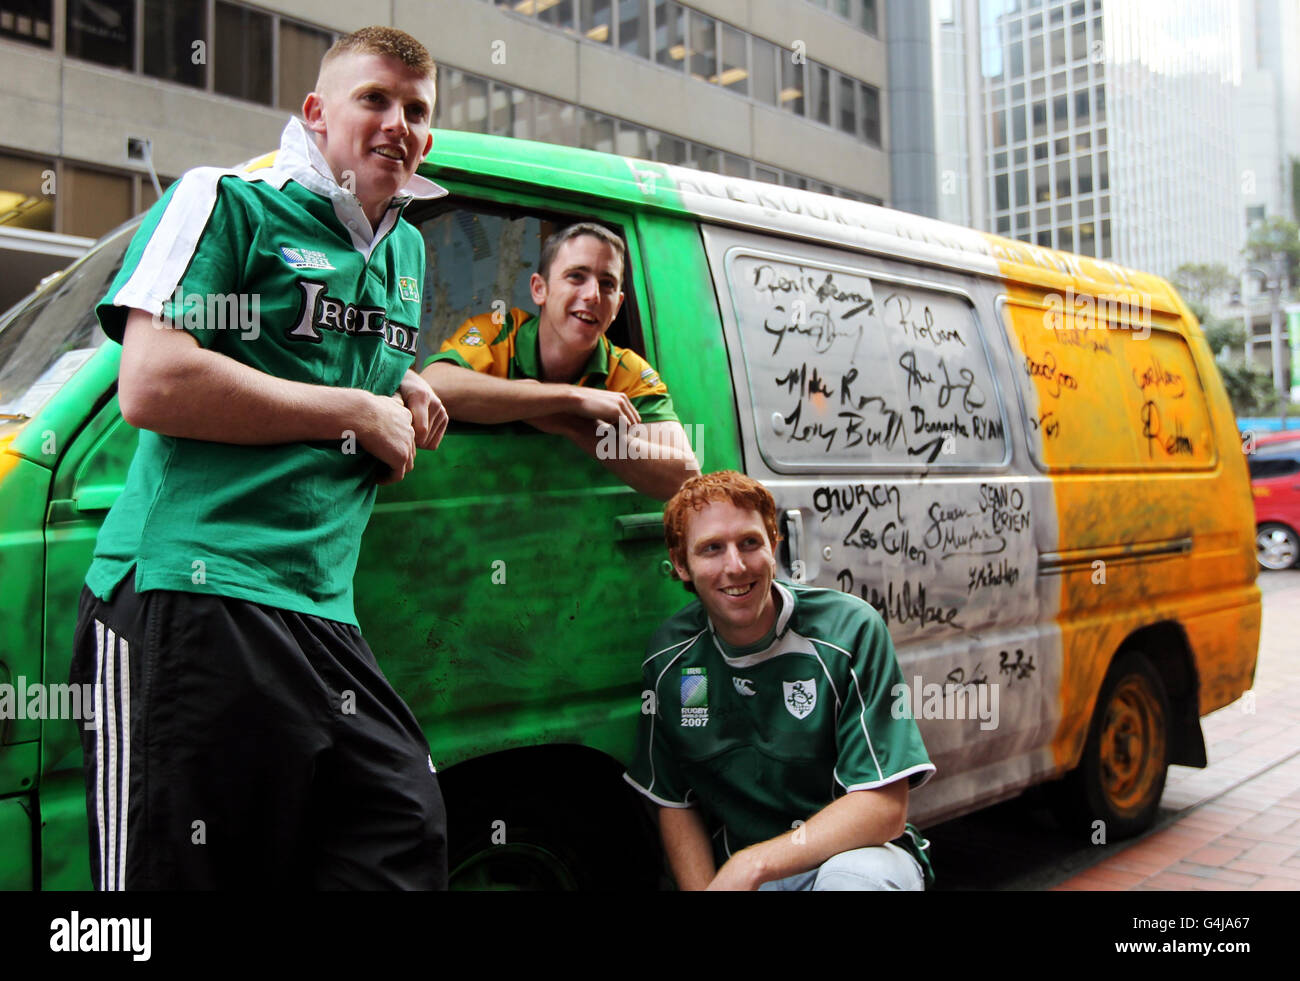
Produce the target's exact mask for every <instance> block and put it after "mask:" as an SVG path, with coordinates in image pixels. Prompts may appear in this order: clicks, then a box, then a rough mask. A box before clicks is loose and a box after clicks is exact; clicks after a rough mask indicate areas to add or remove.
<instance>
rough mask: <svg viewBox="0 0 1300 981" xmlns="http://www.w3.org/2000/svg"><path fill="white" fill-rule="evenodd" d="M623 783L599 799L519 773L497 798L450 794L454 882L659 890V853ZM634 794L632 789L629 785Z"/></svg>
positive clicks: (536, 888) (531, 888) (456, 886)
mask: <svg viewBox="0 0 1300 981" xmlns="http://www.w3.org/2000/svg"><path fill="white" fill-rule="evenodd" d="M625 789H626V787H625V786H624V785H620V787H619V788H616V789H615V791H614V793H613V794H612V795H611V796H610V797H607V798H606V800H605V806H603V807H602V806H600V805H599V804H597V803H596V795H595V794H594V793H592V789H591V788H588V790H587V796H586V798H585V801H583V803H581V804H578V805H573V804H569V805H567V806H566V804H565V800H566V798H567V799H569V800H572V799H573V798H572V797H571V796H569V795H568V794H567V793H565V791H566V790H567V788H564V787H559V786H552V787H550V788H547V787H545V786H544V785H543V786H539V785H537V784H535V783H534V784H532V785H531V786H530V785H529V782H528V781H526V780H517V781H516V782H515V784H514V786H510V787H508V789H507V791H506V793H505V794H503V795H502V796H501V797H500V798H498V799H497V800H495V801H492V802H488V801H485V800H482V799H468V800H467V799H466V796H465V795H464V794H459V795H457V796H453V795H452V794H450V793H448V794H447V796H446V799H447V801H448V813H447V817H448V845H449V848H450V852H449V857H448V862H447V869H448V887H449V888H450V889H453V890H464V891H524V892H557V891H572V890H581V891H589V890H595V891H609V890H618V891H624V892H626V891H632V890H639V889H654V888H656V886H657V884H658V877H659V873H660V864H661V863H660V859H659V856H658V853H657V850H656V849H655V847H654V840H653V839H650V840H647V839H646V837H645V833H646V830H647V829H646V828H644V827H641V826H640V825H641V824H644V823H645V818H644V814H643V813H642V812H641V810H640V809H639V808H638V809H636V810H630V809H628V808H627V807H625V806H624V805H625V804H630V805H632V806H635V805H637V804H638V803H639V802H638V801H636V800H635V799H631V798H626V797H625V795H624V794H623V793H622V791H623V790H625ZM629 793H630V791H629Z"/></svg>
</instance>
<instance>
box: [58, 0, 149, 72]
mask: <svg viewBox="0 0 1300 981" xmlns="http://www.w3.org/2000/svg"><path fill="white" fill-rule="evenodd" d="M65 23H66V27H67V35H68V37H67V50H68V57H70V58H80V59H82V60H83V61H93V62H95V63H96V64H98V65H107V66H108V67H109V68H121V69H124V70H126V71H132V70H134V68H135V0H68V13H67V17H66V21H65Z"/></svg>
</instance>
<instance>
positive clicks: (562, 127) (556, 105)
mask: <svg viewBox="0 0 1300 981" xmlns="http://www.w3.org/2000/svg"><path fill="white" fill-rule="evenodd" d="M534 98H535V99H536V100H537V108H536V113H537V124H536V132H535V135H534V136H533V139H535V140H541V141H542V142H544V143H559V144H562V145H564V146H573V145H574V144H576V143H577V142H578V119H577V115H576V111H577V107H576V106H574V105H573V104H572V103H569V102H560V101H559V100H558V99H548V98H547V97H546V96H544V95H538V96H534Z"/></svg>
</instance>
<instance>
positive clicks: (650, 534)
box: [614, 511, 664, 542]
mask: <svg viewBox="0 0 1300 981" xmlns="http://www.w3.org/2000/svg"><path fill="white" fill-rule="evenodd" d="M614 528H615V529H616V530H617V531H618V537H619V540H620V541H624V542H632V541H653V540H654V539H656V538H657V539H659V540H660V541H662V540H663V537H664V516H663V515H662V514H660V513H658V512H655V511H651V512H650V513H648V514H620V515H618V516H617V517H616V518H614Z"/></svg>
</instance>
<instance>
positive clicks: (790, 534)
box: [784, 508, 808, 582]
mask: <svg viewBox="0 0 1300 981" xmlns="http://www.w3.org/2000/svg"><path fill="white" fill-rule="evenodd" d="M784 518H785V520H784V524H785V540H786V546H787V548H788V549H789V554H790V578H791V579H793V580H794V581H795V582H803V581H804V578H805V577H806V576H807V570H808V564H807V563H806V562H805V561H804V558H803V512H802V511H800V510H799V509H798V508H790V509H789V510H787V511H786V512H785V515H784Z"/></svg>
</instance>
